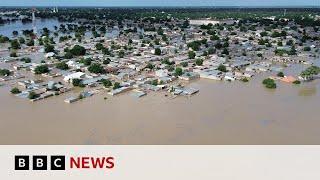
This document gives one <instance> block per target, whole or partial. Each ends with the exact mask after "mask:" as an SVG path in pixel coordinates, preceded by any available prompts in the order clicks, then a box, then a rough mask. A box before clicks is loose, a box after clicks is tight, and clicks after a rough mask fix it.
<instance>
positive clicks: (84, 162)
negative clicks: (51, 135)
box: [14, 155, 115, 171]
mask: <svg viewBox="0 0 320 180" xmlns="http://www.w3.org/2000/svg"><path fill="white" fill-rule="evenodd" d="M66 159H68V160H69V161H68V162H66ZM14 164H15V165H14V169H15V170H53V171H55V170H62V171H63V170H66V168H69V169H112V168H114V164H115V163H114V157H88V156H85V157H69V158H66V157H65V156H60V155H59V156H57V155H54V156H46V155H33V156H28V155H19V156H15V157H14ZM66 164H67V166H66Z"/></svg>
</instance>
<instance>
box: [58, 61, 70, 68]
mask: <svg viewBox="0 0 320 180" xmlns="http://www.w3.org/2000/svg"><path fill="white" fill-rule="evenodd" d="M56 68H58V69H61V70H68V69H69V66H68V64H66V63H65V62H60V63H58V64H56Z"/></svg>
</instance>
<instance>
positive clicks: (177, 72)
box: [174, 67, 183, 76]
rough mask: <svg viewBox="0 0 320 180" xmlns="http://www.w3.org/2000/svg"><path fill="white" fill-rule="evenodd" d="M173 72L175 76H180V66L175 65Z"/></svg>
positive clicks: (181, 71) (181, 72)
mask: <svg viewBox="0 0 320 180" xmlns="http://www.w3.org/2000/svg"><path fill="white" fill-rule="evenodd" d="M174 74H175V76H181V75H182V74H183V70H182V68H180V67H177V68H176V70H175V73H174Z"/></svg>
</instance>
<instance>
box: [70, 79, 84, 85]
mask: <svg viewBox="0 0 320 180" xmlns="http://www.w3.org/2000/svg"><path fill="white" fill-rule="evenodd" d="M72 85H73V86H75V87H84V85H83V84H82V80H81V79H77V78H76V79H72Z"/></svg>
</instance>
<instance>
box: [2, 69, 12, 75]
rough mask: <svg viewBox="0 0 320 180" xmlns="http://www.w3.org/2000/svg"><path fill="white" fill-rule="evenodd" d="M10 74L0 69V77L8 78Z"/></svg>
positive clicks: (6, 70)
mask: <svg viewBox="0 0 320 180" xmlns="http://www.w3.org/2000/svg"><path fill="white" fill-rule="evenodd" d="M10 74H11V72H10V71H9V70H8V69H0V76H9V75H10Z"/></svg>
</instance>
